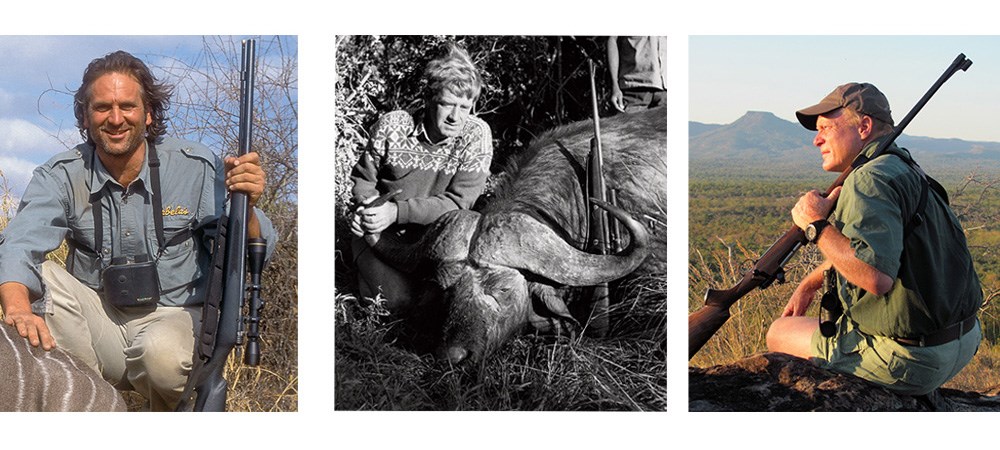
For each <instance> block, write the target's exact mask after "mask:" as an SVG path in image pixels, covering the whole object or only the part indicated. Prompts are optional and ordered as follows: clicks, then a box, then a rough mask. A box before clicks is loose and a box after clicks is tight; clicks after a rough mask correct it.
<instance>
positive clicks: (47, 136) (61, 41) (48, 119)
mask: <svg viewBox="0 0 1000 450" xmlns="http://www.w3.org/2000/svg"><path fill="white" fill-rule="evenodd" d="M235 39H237V41H236V42H237V46H236V52H237V54H236V58H238V57H239V55H238V52H239V46H238V38H235ZM290 44H291V45H292V46H294V45H296V43H295V40H294V39H292V40H291V42H290ZM203 48H204V45H203V38H202V36H0V61H3V69H2V70H0V171H3V173H4V176H5V177H6V178H7V181H8V184H9V185H10V186H11V188H13V191H14V193H15V194H19V193H20V192H21V191H23V189H24V186H25V185H27V182H28V180H29V178H30V176H31V171H32V170H33V169H34V168H35V167H36V166H38V165H39V164H41V163H43V162H45V161H46V160H48V159H49V158H50V157H51V156H52V155H55V154H57V153H59V152H61V151H64V150H66V149H68V148H71V147H73V146H74V145H76V144H78V143H79V142H81V138H80V136H79V134H78V131H77V128H76V119H75V118H74V117H73V109H72V92H73V91H74V90H76V89H77V88H78V87H79V86H80V79H81V77H82V76H83V70H84V69H85V68H86V66H87V64H88V63H89V62H90V61H91V60H92V59H94V58H97V57H100V56H103V55H106V54H108V53H110V52H112V51H115V50H125V51H128V52H129V53H132V54H133V55H135V56H137V57H139V58H140V59H142V60H143V61H145V62H146V64H147V65H149V66H150V68H151V69H152V70H153V71H154V73H156V74H157V76H158V77H161V78H163V79H165V80H166V81H168V82H170V77H169V76H165V75H164V74H163V72H162V71H161V70H160V69H159V68H161V67H172V66H177V65H178V64H181V63H180V62H181V61H183V63H184V64H188V65H192V66H196V67H197V66H198V65H199V64H200V60H201V59H203V56H204V52H203ZM258 53H260V50H258Z"/></svg>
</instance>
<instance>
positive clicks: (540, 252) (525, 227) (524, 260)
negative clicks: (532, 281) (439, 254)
mask: <svg viewBox="0 0 1000 450" xmlns="http://www.w3.org/2000/svg"><path fill="white" fill-rule="evenodd" d="M592 201H593V202H594V203H595V204H596V205H598V206H600V207H601V208H603V209H605V210H607V211H608V212H609V213H611V215H613V216H614V217H615V218H617V219H618V220H619V221H620V222H621V223H622V224H623V225H625V228H626V229H627V230H628V231H629V234H631V236H632V238H631V239H630V240H629V246H628V247H627V248H626V249H624V250H622V252H621V253H618V254H615V255H595V254H591V253H587V252H584V251H581V250H578V249H577V248H575V247H573V246H572V245H570V244H568V243H567V242H566V241H564V240H563V239H562V238H561V237H560V236H559V235H558V234H557V233H556V232H555V231H553V230H552V229H551V228H549V227H548V226H546V225H544V224H543V223H541V222H539V221H538V220H536V219H534V218H532V217H531V216H528V215H526V214H498V215H487V216H484V217H483V218H482V219H481V222H482V223H481V224H480V234H479V236H478V237H477V238H476V241H475V243H474V244H473V247H472V249H470V256H471V258H472V259H474V260H476V261H480V262H484V263H495V264H501V265H505V266H508V267H513V268H516V269H522V270H527V271H529V272H531V273H534V274H536V275H541V276H543V277H545V278H548V279H550V280H553V281H556V282H558V283H562V284H566V285H570V286H589V285H594V284H598V283H604V282H608V281H612V280H616V279H618V278H621V277H623V276H625V275H628V274H629V273H631V272H632V271H633V270H635V269H636V267H638V266H639V264H641V263H642V261H643V260H645V259H646V256H648V255H649V248H648V243H649V235H648V233H647V232H646V229H645V227H643V226H642V224H641V223H639V222H638V221H636V220H635V219H633V218H632V216H630V215H629V214H628V213H626V212H625V211H624V210H622V209H621V208H618V207H616V206H613V205H611V204H608V203H606V202H601V201H597V200H592Z"/></svg>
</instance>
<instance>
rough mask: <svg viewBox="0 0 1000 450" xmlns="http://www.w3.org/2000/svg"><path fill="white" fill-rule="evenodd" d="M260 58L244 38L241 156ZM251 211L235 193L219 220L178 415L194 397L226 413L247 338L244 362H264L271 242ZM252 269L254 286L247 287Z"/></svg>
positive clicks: (249, 132) (202, 407) (200, 407)
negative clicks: (252, 228) (230, 381)
mask: <svg viewBox="0 0 1000 450" xmlns="http://www.w3.org/2000/svg"><path fill="white" fill-rule="evenodd" d="M255 60H256V46H255V42H254V40H253V39H247V40H244V41H243V46H242V57H241V69H240V119H239V120H240V122H239V138H238V140H239V143H238V145H239V147H238V155H239V156H243V155H245V154H247V153H249V152H250V142H251V140H252V137H253V87H254V76H255V65H254V62H255ZM249 209H250V208H249V199H248V198H247V195H246V194H245V193H243V192H233V193H231V194H230V197H229V211H228V214H224V215H223V216H222V217H220V218H219V222H218V233H217V237H216V239H215V246H214V247H215V248H214V252H213V255H212V266H211V268H210V273H209V276H208V293H207V295H206V299H205V306H204V308H203V310H202V324H201V332H200V334H199V335H198V336H197V339H196V341H195V349H194V361H193V364H194V365H193V367H192V369H191V374H190V376H189V377H188V382H187V385H186V386H185V388H184V393H183V394H182V396H181V399H180V402H179V403H178V405H177V411H185V410H187V409H189V407H190V401H191V398H192V396H193V395H196V397H195V404H194V410H195V411H225V409H226V389H227V383H226V380H225V378H223V376H222V375H223V371H224V369H225V364H226V360H227V359H228V357H229V353H230V352H231V351H232V349H233V347H235V346H236V345H239V344H242V343H243V341H244V338H245V339H246V351H245V352H244V362H245V363H246V364H247V365H250V366H256V365H257V364H258V363H259V362H260V341H259V338H260V310H261V309H262V308H263V303H264V302H263V300H262V299H261V297H260V291H261V285H260V274H261V271H262V270H263V266H264V255H265V249H266V247H267V242H266V241H265V240H264V239H261V238H255V239H248V238H247V223H248V217H249V214H252V213H253V212H252V211H250V210H249ZM248 266H249V267H248ZM248 268H249V271H250V286H249V287H248V286H246V273H247V269H248ZM245 295H246V296H247V297H248V298H249V299H248V303H249V307H248V315H247V316H246V317H243V315H242V309H243V303H244V299H245V298H244V296H245ZM244 322H245V323H244ZM244 325H246V330H245V331H244Z"/></svg>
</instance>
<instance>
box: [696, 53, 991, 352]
mask: <svg viewBox="0 0 1000 450" xmlns="http://www.w3.org/2000/svg"><path fill="white" fill-rule="evenodd" d="M971 65H972V61H971V60H969V59H967V58H966V57H965V55H964V54H959V55H958V57H957V58H955V61H953V62H952V63H951V65H950V66H948V69H947V70H945V72H944V73H943V74H942V75H941V77H940V78H938V80H937V81H936V82H935V83H934V85H933V86H931V88H930V90H928V91H927V92H926V93H925V94H924V96H923V97H921V99H920V101H918V102H917V104H916V105H915V106H914V107H913V109H912V110H910V112H909V113H908V114H907V115H906V117H904V118H903V120H902V121H901V122H900V123H899V125H897V126H896V127H895V128H894V129H893V131H892V133H890V134H889V137H888V138H887V139H885V140H884V141H882V143H881V144H880V145H879V146H878V148H877V149H876V150H875V153H874V154H873V155H872V157H871V159H875V158H876V157H878V156H879V155H881V154H882V153H883V152H884V151H885V150H886V149H887V148H888V147H889V146H890V145H892V143H893V142H894V141H895V140H896V138H897V137H899V135H900V134H901V133H902V132H903V129H904V128H906V126H907V125H908V124H909V123H910V121H911V120H913V117H914V116H916V115H917V113H919V112H920V110H921V109H922V108H923V107H924V104H926V103H927V101H928V100H930V98H931V97H932V96H933V95H934V93H935V92H937V90H938V89H939V88H940V87H941V85H943V84H944V82H945V81H948V79H949V78H951V76H952V75H954V74H955V73H956V72H958V71H959V70H962V71H965V70H967V69H968V68H969V66H971ZM852 170H854V166H853V165H852V166H851V167H848V168H847V169H845V170H844V172H843V173H841V174H840V176H839V177H837V180H836V181H834V182H833V184H831V185H830V187H829V188H827V189H826V192H825V193H824V194H823V196H824V197H826V195H827V194H828V193H829V192H830V191H832V190H833V189H834V188H836V187H838V186H841V185H843V184H844V180H846V179H847V176H848V175H850V173H851V171H852ZM806 242H807V240H806V237H805V233H804V232H803V231H802V229H800V228H799V227H797V226H795V225H792V228H791V229H790V230H788V232H786V233H785V234H784V236H782V237H781V238H780V239H778V240H777V241H776V242H775V243H774V244H772V245H771V247H770V248H768V249H767V251H765V252H764V254H763V255H762V256H761V257H760V259H758V260H757V261H756V262H755V263H754V266H753V269H751V270H748V271H747V272H746V273H745V274H744V275H743V278H742V279H741V280H740V281H739V282H738V283H737V284H736V286H733V287H732V288H729V289H725V290H717V289H709V290H708V292H706V293H705V305H704V306H702V307H701V309H699V310H698V311H695V312H693V313H691V314H690V315H689V316H688V358H689V359H690V358H693V357H694V355H695V354H696V353H698V350H701V347H702V346H703V345H705V343H706V342H708V340H709V339H710V338H711V337H712V336H713V335H714V334H715V333H716V332H717V331H719V328H721V327H722V325H723V324H725V323H726V321H727V320H729V308H730V307H731V306H732V305H733V304H735V303H736V302H737V301H738V300H739V299H740V298H742V297H743V296H744V295H746V294H747V293H748V292H750V291H751V290H753V289H754V288H757V287H759V288H761V289H765V288H767V287H768V286H770V285H771V284H772V283H774V282H775V281H777V282H778V283H784V282H785V269H784V267H785V264H787V263H788V261H789V260H790V259H791V258H792V256H794V255H795V252H796V251H798V249H799V247H802V246H803V245H804V244H805V243H806Z"/></svg>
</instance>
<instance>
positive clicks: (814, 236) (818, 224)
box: [806, 219, 830, 244]
mask: <svg viewBox="0 0 1000 450" xmlns="http://www.w3.org/2000/svg"><path fill="white" fill-rule="evenodd" d="M829 224H830V222H829V221H827V220H826V219H823V220H817V221H815V222H813V223H811V224H809V225H808V226H806V239H808V240H809V243H810V244H815V243H816V241H818V240H819V235H820V233H822V232H823V229H824V228H826V226H827V225H829Z"/></svg>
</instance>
